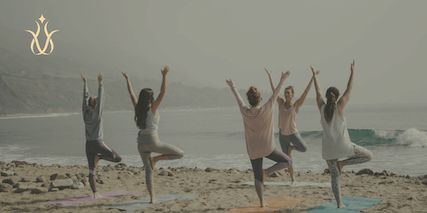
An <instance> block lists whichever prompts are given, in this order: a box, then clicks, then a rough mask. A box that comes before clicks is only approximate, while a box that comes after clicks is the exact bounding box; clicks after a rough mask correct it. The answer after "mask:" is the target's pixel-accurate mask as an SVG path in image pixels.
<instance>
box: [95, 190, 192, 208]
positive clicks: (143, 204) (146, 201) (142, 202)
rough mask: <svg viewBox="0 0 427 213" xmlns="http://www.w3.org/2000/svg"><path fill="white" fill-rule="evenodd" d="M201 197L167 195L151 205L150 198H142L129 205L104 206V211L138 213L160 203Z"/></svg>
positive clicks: (128, 203)
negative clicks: (131, 212)
mask: <svg viewBox="0 0 427 213" xmlns="http://www.w3.org/2000/svg"><path fill="white" fill-rule="evenodd" d="M196 197H199V195H191V194H175V193H171V194H165V195H160V196H157V197H156V200H157V203H155V204H151V203H150V198H141V199H139V200H134V201H131V202H127V203H118V204H114V205H111V206H103V207H102V208H104V209H119V210H123V211H136V210H139V209H143V208H147V207H149V206H152V205H156V204H158V203H163V202H167V201H171V200H185V199H191V198H196Z"/></svg>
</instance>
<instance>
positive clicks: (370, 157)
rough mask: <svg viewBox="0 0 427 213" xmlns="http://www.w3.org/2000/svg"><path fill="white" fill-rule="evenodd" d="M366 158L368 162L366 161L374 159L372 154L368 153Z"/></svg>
mask: <svg viewBox="0 0 427 213" xmlns="http://www.w3.org/2000/svg"><path fill="white" fill-rule="evenodd" d="M366 158H367V160H368V161H371V160H372V158H374V155H373V154H372V152H369V153H368V154H367V155H366Z"/></svg>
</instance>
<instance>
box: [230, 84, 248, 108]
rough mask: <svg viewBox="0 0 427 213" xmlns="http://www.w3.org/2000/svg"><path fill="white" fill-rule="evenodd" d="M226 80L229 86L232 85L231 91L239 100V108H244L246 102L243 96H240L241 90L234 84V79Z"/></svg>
mask: <svg viewBox="0 0 427 213" xmlns="http://www.w3.org/2000/svg"><path fill="white" fill-rule="evenodd" d="M225 82H227V84H228V86H230V88H231V91H232V92H233V94H234V96H235V97H236V100H237V105H239V108H242V107H244V106H246V105H245V102H243V99H242V96H240V94H239V92H238V91H237V89H236V86H234V82H233V80H231V79H230V80H225Z"/></svg>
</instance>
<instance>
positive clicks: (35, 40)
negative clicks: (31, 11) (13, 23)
mask: <svg viewBox="0 0 427 213" xmlns="http://www.w3.org/2000/svg"><path fill="white" fill-rule="evenodd" d="M39 20H40V22H41V23H42V24H43V22H44V20H46V19H45V18H44V17H43V14H42V15H41V16H40V18H39ZM48 23H49V21H47V22H46V24H45V25H44V33H45V34H46V43H45V44H44V47H43V49H41V48H40V44H39V40H38V37H39V33H40V24H39V23H38V22H37V20H36V24H37V32H36V33H34V32H33V31H31V30H25V31H27V32H29V33H31V35H33V40H32V41H31V46H30V48H31V51H32V52H33V53H34V55H50V54H51V53H52V51H53V48H54V46H53V41H52V38H51V37H52V35H53V34H54V33H56V32H58V31H59V30H54V31H52V32H50V33H49V32H48V31H47V24H48ZM34 43H35V44H36V47H37V50H38V51H39V52H38V53H35V52H34ZM49 44H50V52H49V53H46V50H47V48H48V46H49Z"/></svg>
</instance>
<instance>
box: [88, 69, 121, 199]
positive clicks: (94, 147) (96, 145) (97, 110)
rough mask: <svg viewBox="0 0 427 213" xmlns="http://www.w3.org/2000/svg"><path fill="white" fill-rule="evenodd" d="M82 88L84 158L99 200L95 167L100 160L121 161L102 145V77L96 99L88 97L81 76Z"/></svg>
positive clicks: (92, 186) (113, 152)
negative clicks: (84, 134) (84, 139)
mask: <svg viewBox="0 0 427 213" xmlns="http://www.w3.org/2000/svg"><path fill="white" fill-rule="evenodd" d="M81 77H82V79H83V82H84V88H83V105H82V113H83V121H84V123H85V133H86V157H87V161H88V164H89V183H90V188H91V189H92V192H93V197H94V198H100V197H102V196H101V195H99V194H98V192H97V190H96V182H95V174H96V171H95V169H96V167H97V166H98V162H99V160H100V159H104V160H108V161H111V162H115V163H118V162H120V161H121V160H122V158H121V157H120V155H119V154H118V153H117V152H116V151H114V150H113V149H111V148H110V147H108V146H107V145H106V144H105V143H104V131H103V125H102V112H103V111H104V103H105V94H104V86H103V84H102V81H103V80H104V75H103V74H102V73H99V75H98V82H99V87H98V97H96V96H90V94H89V89H88V88H87V80H86V77H85V76H84V75H83V74H82V75H81Z"/></svg>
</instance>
